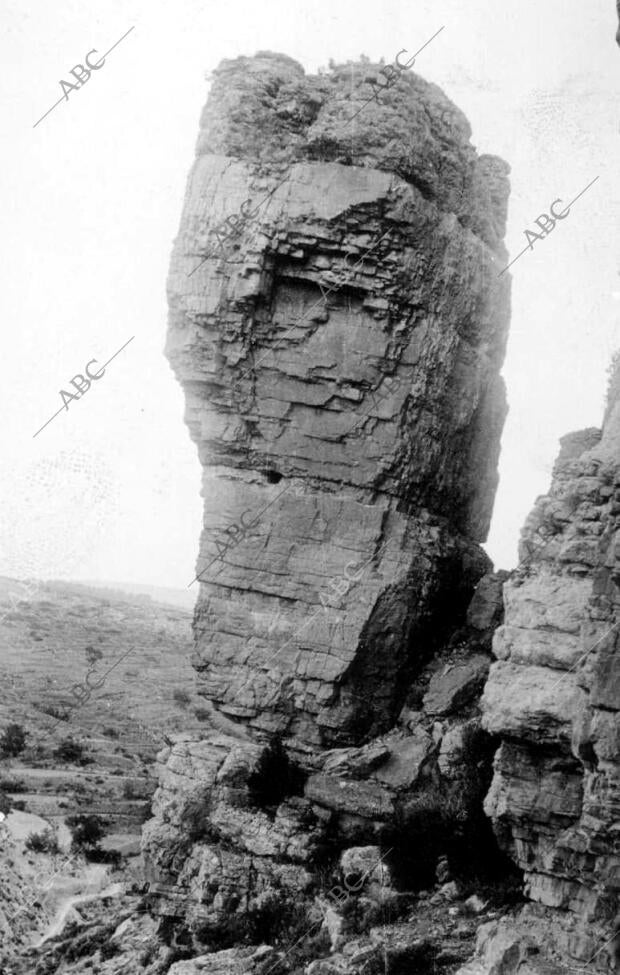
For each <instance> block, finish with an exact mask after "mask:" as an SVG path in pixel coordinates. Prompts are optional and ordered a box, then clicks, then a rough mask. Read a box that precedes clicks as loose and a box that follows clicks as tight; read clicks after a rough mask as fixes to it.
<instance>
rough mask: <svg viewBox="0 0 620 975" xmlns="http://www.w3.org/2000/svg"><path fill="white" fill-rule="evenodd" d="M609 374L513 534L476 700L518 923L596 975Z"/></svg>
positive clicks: (619, 669) (607, 754) (607, 728)
mask: <svg viewBox="0 0 620 975" xmlns="http://www.w3.org/2000/svg"><path fill="white" fill-rule="evenodd" d="M619 372H620V370H619V369H618V367H616V373H615V378H614V377H612V381H611V383H610V398H609V405H608V409H607V411H606V416H605V422H604V426H603V429H602V431H601V430H586V431H580V432H579V433H577V434H571V435H570V436H567V437H564V438H563V440H562V451H561V454H560V458H559V460H558V461H557V462H556V465H555V469H554V477H553V483H552V486H551V490H550V492H549V494H548V495H547V496H545V497H542V498H540V499H539V500H538V501H537V503H536V507H535V508H534V511H533V512H532V514H531V515H530V517H529V519H528V522H527V523H526V527H525V530H524V533H523V539H522V546H521V557H522V559H527V561H528V564H527V566H524V567H523V568H522V569H520V570H518V571H517V572H516V573H514V574H513V576H512V578H511V579H510V581H509V582H508V583H507V584H506V586H505V589H504V599H505V607H506V612H505V622H504V625H503V626H502V627H500V628H499V629H498V630H497V632H496V634H495V638H494V644H493V648H494V652H495V654H496V656H497V658H498V660H497V662H496V663H494V664H493V665H492V667H491V672H490V676H489V680H488V683H487V685H486V688H485V692H484V696H483V699H482V707H483V723H484V726H485V727H486V728H487V730H488V731H490V732H492V733H494V734H496V735H499V736H500V737H501V738H503V739H504V741H503V744H502V745H501V748H500V750H499V752H498V754H497V756H496V759H495V776H494V779H493V784H492V787H491V790H490V792H489V795H488V797H487V800H486V810H487V812H488V814H489V815H491V816H492V817H493V820H494V824H495V828H496V832H497V835H498V838H499V840H500V843H501V844H502V845H503V846H504V848H505V849H506V850H507V851H508V852H509V853H510V855H511V856H512V857H513V858H514V859H515V860H516V862H517V863H518V864H519V866H520V867H521V868H522V869H523V870H524V872H525V880H526V893H527V895H528V896H529V898H531V900H532V901H534V902H535V904H534V905H533V906H532V907H529V908H527V909H526V910H525V912H524V916H523V918H522V919H521V921H520V922H519V923H520V924H521V925H522V929H523V931H527V933H528V935H530V936H531V935H534V937H535V940H537V941H538V945H539V946H544V947H545V948H547V949H549V950H550V951H551V953H552V954H553V953H554V952H555V958H556V959H557V958H560V959H561V960H563V961H564V962H565V963H567V962H568V961H569V960H570V961H571V962H576V961H578V962H580V963H581V964H582V965H584V964H585V963H589V964H588V965H586V968H587V970H601V971H616V970H617V964H618V960H619V958H620V929H619V928H618V917H619V915H618V912H619V907H620V905H619V903H618V890H619V888H620V842H619V840H620V837H619V835H618V820H619V814H620V761H619V755H620V653H619V649H620V629H619V628H620V395H619V393H620V383H619V382H618V376H619ZM510 937H513V938H514V934H513V935H512V936H509V935H507V934H506V932H505V931H503V932H500V934H499V935H498V936H497V940H496V941H495V942H493V939H491V941H490V942H489V945H492V944H493V943H495V949H494V950H495V951H496V953H497V950H498V948H497V946H498V944H499V943H500V942H501V941H502V939H504V942H505V945H506V946H508V945H509V943H511V942H510ZM489 950H490V951H491V954H492V953H493V951H492V950H491V949H489ZM489 957H490V956H489Z"/></svg>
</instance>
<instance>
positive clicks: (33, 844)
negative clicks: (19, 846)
mask: <svg viewBox="0 0 620 975" xmlns="http://www.w3.org/2000/svg"><path fill="white" fill-rule="evenodd" d="M25 846H26V849H27V850H32V852H33V853H59V852H60V849H59V847H58V839H57V837H56V834H55V832H54V830H52V829H44V830H43V832H42V833H30V835H29V836H28V838H27V840H26V843H25Z"/></svg>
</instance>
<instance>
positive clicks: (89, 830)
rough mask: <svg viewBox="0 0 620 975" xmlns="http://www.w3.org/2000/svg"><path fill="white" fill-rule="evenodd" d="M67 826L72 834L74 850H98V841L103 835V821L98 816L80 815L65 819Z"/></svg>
mask: <svg viewBox="0 0 620 975" xmlns="http://www.w3.org/2000/svg"><path fill="white" fill-rule="evenodd" d="M67 826H68V827H69V829H70V830H71V832H72V834H73V846H74V848H75V849H76V850H84V849H91V850H96V849H98V848H99V840H100V839H101V838H102V837H103V835H104V828H103V820H102V819H101V818H100V817H99V816H86V815H84V814H82V813H80V814H79V815H77V816H69V817H68V818H67Z"/></svg>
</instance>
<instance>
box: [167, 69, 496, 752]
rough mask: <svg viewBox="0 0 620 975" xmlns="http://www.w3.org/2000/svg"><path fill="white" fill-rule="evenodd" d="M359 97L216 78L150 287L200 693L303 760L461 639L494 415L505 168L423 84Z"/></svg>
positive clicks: (354, 91) (380, 719) (366, 74)
mask: <svg viewBox="0 0 620 975" xmlns="http://www.w3.org/2000/svg"><path fill="white" fill-rule="evenodd" d="M376 77H377V66H373V65H370V64H356V65H347V66H346V67H341V68H337V69H335V70H334V71H333V72H332V73H331V74H330V75H319V76H306V75H305V74H304V72H303V70H302V68H301V67H300V65H298V64H297V63H296V62H294V61H292V60H291V59H290V58H287V57H283V56H281V55H271V54H261V55H258V56H257V57H255V58H239V59H237V60H235V61H225V62H223V64H222V65H221V66H220V68H219V69H218V70H217V71H216V73H215V81H214V83H213V88H212V91H211V95H210V97H209V101H208V103H207V106H206V108H205V110H204V112H203V116H202V121H201V131H200V136H199V139H198V146H197V158H196V161H195V163H194V166H193V169H192V172H191V174H190V178H189V184H188V189H187V196H186V202H185V208H184V212H183V216H182V220H181V230H180V233H179V236H178V238H177V241H176V243H175V248H174V253H173V257H172V265H171V271H170V277H169V301H170V327H169V333H168V344H167V354H168V356H169V359H170V361H171V363H172V365H173V368H174V370H175V372H176V375H177V376H178V378H179V380H180V382H181V383H182V385H183V387H184V390H185V394H186V401H187V410H186V420H187V423H188V426H189V429H190V432H191V435H192V438H193V439H194V440H195V442H196V444H197V447H198V451H199V455H200V459H201V462H202V463H203V465H204V486H203V492H204V496H205V519H204V531H203V535H202V539H201V547H200V555H199V560H198V571H199V572H200V574H201V585H200V588H201V591H200V596H199V599H198V604H197V609H196V616H195V632H196V640H197V649H196V667H197V670H198V672H199V674H200V682H199V686H200V689H201V692H202V693H203V694H204V695H205V696H206V697H208V698H209V699H210V700H211V701H212V702H213V703H214V705H215V706H216V708H217V709H218V710H219V711H220V712H221V713H222V714H224V715H226V716H228V717H229V718H232V719H234V720H235V721H237V722H243V723H245V724H247V725H249V726H250V727H251V728H254V729H255V730H256V731H260V732H263V733H266V734H273V733H274V732H276V731H277V732H279V733H281V734H283V735H285V736H286V738H287V740H288V741H289V744H290V745H291V746H294V747H295V748H296V749H298V750H303V751H305V752H306V753H310V752H312V751H313V750H314V749H316V748H317V747H321V746H322V745H328V746H329V745H333V744H350V743H354V742H356V741H358V740H360V738H361V737H363V736H366V737H367V736H368V735H372V734H376V733H380V732H381V731H384V730H386V729H388V728H389V727H390V726H391V724H393V722H394V719H395V716H396V715H397V713H398V711H399V710H400V707H401V706H402V703H403V698H404V695H405V693H406V690H407V686H408V683H410V680H411V679H412V677H413V676H415V674H416V672H418V671H419V669H420V667H421V666H422V665H423V663H424V662H426V661H427V660H428V658H429V656H430V655H431V654H432V653H433V650H434V648H435V647H436V646H437V645H438V644H439V643H440V642H441V640H442V639H443V637H444V636H445V634H446V633H448V632H450V630H451V629H453V628H454V626H456V625H458V623H459V621H461V620H462V617H463V613H464V611H465V608H466V606H467V603H468V601H469V598H470V596H471V592H472V590H473V587H474V586H475V583H476V581H477V580H478V579H479V578H480V576H481V575H482V574H483V572H484V571H485V569H486V567H487V565H488V562H487V560H486V557H485V556H484V554H483V553H482V551H481V549H480V548H479V546H478V543H479V542H480V541H483V540H484V539H485V537H486V533H487V530H488V525H489V520H490V515H491V509H492V504H493V496H494V492H495V487H496V483H497V474H496V466H497V458H498V451H499V438H500V434H501V429H502V425H503V420H504V415H505V403H504V391H503V383H502V380H501V379H500V377H499V369H500V367H501V363H502V360H503V355H504V345H505V338H506V328H507V319H508V297H507V289H508V284H507V282H506V279H505V278H504V277H502V278H498V272H499V271H500V270H501V268H502V267H503V265H504V263H505V260H504V258H505V252H504V249H503V245H502V244H501V242H500V241H501V237H502V235H503V232H504V225H505V211H506V198H507V192H508V186H507V179H506V172H507V167H506V166H505V164H503V163H502V162H501V161H499V160H497V159H495V158H491V157H480V158H479V157H478V156H477V155H476V153H475V151H474V149H473V148H472V146H471V145H470V144H469V141H468V137H469V134H470V130H469V126H468V124H467V122H466V120H465V118H464V116H463V115H462V113H461V112H460V111H459V110H458V109H456V108H455V107H454V106H453V105H452V104H451V103H450V102H449V101H448V100H447V99H446V98H445V96H444V95H443V94H442V92H441V91H440V90H439V89H438V88H437V87H436V86H434V85H431V84H428V83H427V82H425V81H423V80H422V79H421V78H420V77H418V76H416V75H414V74H412V73H410V72H407V71H404V72H402V74H401V76H400V78H399V80H398V81H397V83H396V84H395V85H394V86H393V87H392V88H390V89H389V90H387V91H384V92H382V93H381V94H380V96H379V97H378V99H375V100H371V101H370V102H369V98H371V96H372V92H373V89H372V87H371V86H370V84H369V82H370V81H372V80H373V79H375V78H376ZM245 201H249V202H248V203H246V202H245ZM240 213H241V215H242V216H241V219H239V220H238V215H239V214H240ZM226 217H231V218H232V221H231V223H230V224H229V227H230V226H232V225H233V224H234V222H235V221H237V220H238V222H237V224H236V227H235V233H234V235H233V237H232V238H229V239H227V240H226V241H223V240H222V244H223V247H224V248H225V250H226V253H225V255H224V256H219V257H215V256H207V257H206V258H205V255H206V254H209V253H211V254H212V253H213V250H214V244H215V237H214V235H213V231H214V229H215V228H216V226H217V225H218V224H219V223H220V222H221V221H222V219H223V218H226ZM215 246H217V245H215ZM369 687H372V695H371V696H370V697H371V699H370V700H369V695H368V693H367V691H368V688H369ZM361 690H364V691H365V694H364V700H363V701H362V698H361V694H360V691H361Z"/></svg>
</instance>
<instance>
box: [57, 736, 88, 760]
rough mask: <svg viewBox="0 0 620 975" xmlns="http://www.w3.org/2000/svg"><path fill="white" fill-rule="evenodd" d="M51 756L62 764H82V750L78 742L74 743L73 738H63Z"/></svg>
mask: <svg viewBox="0 0 620 975" xmlns="http://www.w3.org/2000/svg"><path fill="white" fill-rule="evenodd" d="M52 754H53V755H54V757H55V758H59V759H60V760H61V761H63V762H76V763H77V764H84V748H83V746H82V745H80V743H79V741H74V740H73V738H64V739H63V741H61V743H60V745H59V746H58V748H55V749H54V751H53V752H52Z"/></svg>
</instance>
